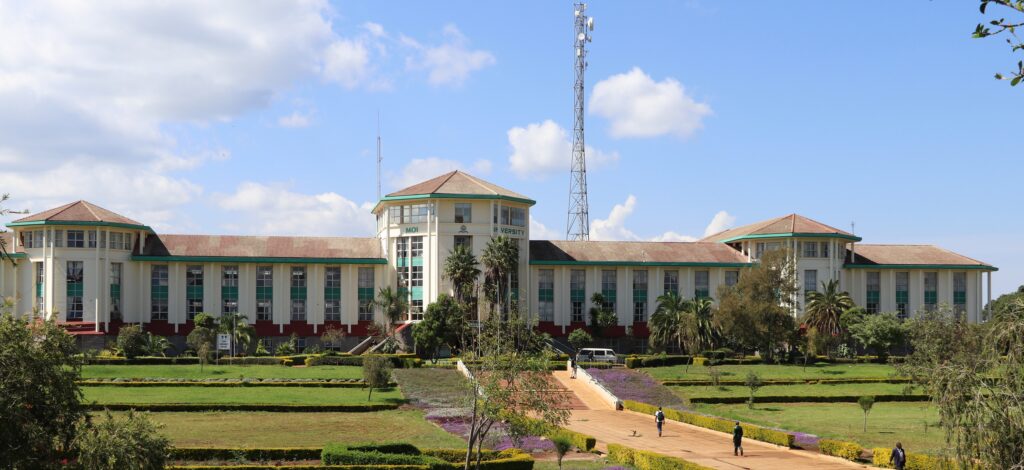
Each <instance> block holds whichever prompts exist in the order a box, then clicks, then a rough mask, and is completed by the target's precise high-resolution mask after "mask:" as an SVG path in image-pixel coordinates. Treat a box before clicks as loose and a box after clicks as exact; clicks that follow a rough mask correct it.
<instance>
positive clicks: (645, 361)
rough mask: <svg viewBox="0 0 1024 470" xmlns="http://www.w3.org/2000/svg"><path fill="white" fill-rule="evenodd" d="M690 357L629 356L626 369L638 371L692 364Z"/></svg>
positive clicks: (662, 355)
mask: <svg viewBox="0 0 1024 470" xmlns="http://www.w3.org/2000/svg"><path fill="white" fill-rule="evenodd" d="M690 362H691V357H690V356H669V355H665V354H659V355H656V356H629V357H627V358H626V367H627V368H629V369H638V368H641V367H666V366H676V365H687V364H690Z"/></svg>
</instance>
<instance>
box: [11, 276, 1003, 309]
mask: <svg viewBox="0 0 1024 470" xmlns="http://www.w3.org/2000/svg"><path fill="white" fill-rule="evenodd" d="M985 274H986V275H987V277H988V282H987V284H988V287H987V289H988V296H987V297H988V303H987V304H986V305H992V271H986V273H985ZM15 279H17V277H15Z"/></svg>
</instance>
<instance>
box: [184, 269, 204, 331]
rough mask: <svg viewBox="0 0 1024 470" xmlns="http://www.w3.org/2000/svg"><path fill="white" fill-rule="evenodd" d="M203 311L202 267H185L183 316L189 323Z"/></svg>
mask: <svg viewBox="0 0 1024 470" xmlns="http://www.w3.org/2000/svg"><path fill="white" fill-rule="evenodd" d="M202 311H203V265H201V264H195V265H188V266H185V314H186V319H187V320H189V321H192V320H195V318H196V315H198V314H199V313H201V312H202Z"/></svg>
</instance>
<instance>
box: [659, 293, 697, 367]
mask: <svg viewBox="0 0 1024 470" xmlns="http://www.w3.org/2000/svg"><path fill="white" fill-rule="evenodd" d="M689 304H690V302H688V301H686V300H685V299H683V298H682V297H680V296H679V295H678V294H676V293H675V292H667V293H664V294H662V295H660V296H658V306H657V307H656V308H655V309H654V313H653V314H651V319H650V321H649V322H648V323H647V326H648V327H649V328H650V330H651V335H650V342H651V346H653V347H655V348H658V349H665V348H667V347H668V346H670V345H674V346H676V347H678V348H679V350H680V351H682V350H683V349H684V347H683V344H684V343H685V342H686V339H687V338H688V337H689V336H690V334H691V331H692V330H693V324H694V319H693V318H692V317H693V314H692V311H691V307H690V305H689ZM691 352H692V351H691Z"/></svg>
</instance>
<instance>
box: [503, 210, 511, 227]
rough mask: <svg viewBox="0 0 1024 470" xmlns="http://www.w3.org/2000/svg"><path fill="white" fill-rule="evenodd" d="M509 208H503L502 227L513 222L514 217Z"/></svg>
mask: <svg viewBox="0 0 1024 470" xmlns="http://www.w3.org/2000/svg"><path fill="white" fill-rule="evenodd" d="M510 209H511V207H509V206H501V225H509V224H511V223H512V222H511V221H512V217H511V216H510V214H509V210H510Z"/></svg>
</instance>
